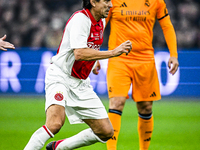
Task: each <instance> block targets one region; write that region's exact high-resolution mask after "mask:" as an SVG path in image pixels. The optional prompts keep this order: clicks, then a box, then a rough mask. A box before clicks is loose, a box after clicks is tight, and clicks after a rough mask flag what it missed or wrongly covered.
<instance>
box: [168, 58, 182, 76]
mask: <svg viewBox="0 0 200 150" xmlns="http://www.w3.org/2000/svg"><path fill="white" fill-rule="evenodd" d="M171 65H172V68H171ZM178 66H179V63H178V59H177V58H176V57H170V58H169V61H168V67H169V69H170V71H169V73H171V74H172V75H174V74H175V73H176V71H177V70H178Z"/></svg>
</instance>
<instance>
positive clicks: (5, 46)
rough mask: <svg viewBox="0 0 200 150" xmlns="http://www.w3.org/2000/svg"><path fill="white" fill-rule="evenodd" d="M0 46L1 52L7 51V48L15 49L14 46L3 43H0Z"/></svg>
mask: <svg viewBox="0 0 200 150" xmlns="http://www.w3.org/2000/svg"><path fill="white" fill-rule="evenodd" d="M0 46H1V47H0V49H2V50H7V48H10V49H15V46H14V45H13V44H11V43H9V42H5V41H2V42H1V45H0Z"/></svg>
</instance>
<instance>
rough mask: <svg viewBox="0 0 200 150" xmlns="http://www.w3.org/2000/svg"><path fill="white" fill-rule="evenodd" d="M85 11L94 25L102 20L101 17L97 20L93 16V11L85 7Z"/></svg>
mask: <svg viewBox="0 0 200 150" xmlns="http://www.w3.org/2000/svg"><path fill="white" fill-rule="evenodd" d="M83 11H84V12H85V14H86V15H87V16H88V17H89V18H90V20H91V22H92V24H93V25H97V24H99V22H100V21H101V19H100V20H99V21H98V22H97V21H96V20H95V19H94V17H93V16H92V14H91V12H90V10H89V9H83Z"/></svg>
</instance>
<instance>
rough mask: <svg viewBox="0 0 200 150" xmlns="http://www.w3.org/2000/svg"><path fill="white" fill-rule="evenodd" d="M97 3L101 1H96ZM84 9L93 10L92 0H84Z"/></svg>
mask: <svg viewBox="0 0 200 150" xmlns="http://www.w3.org/2000/svg"><path fill="white" fill-rule="evenodd" d="M95 1H96V2H99V1H100V0H95ZM83 8H86V9H91V8H92V5H91V3H90V0H83Z"/></svg>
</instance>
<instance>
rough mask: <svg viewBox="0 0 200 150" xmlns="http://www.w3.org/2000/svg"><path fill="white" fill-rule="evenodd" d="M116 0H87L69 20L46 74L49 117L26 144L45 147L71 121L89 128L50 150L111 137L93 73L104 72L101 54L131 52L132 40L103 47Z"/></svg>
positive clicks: (33, 149) (37, 148) (36, 148)
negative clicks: (92, 80)
mask: <svg viewBox="0 0 200 150" xmlns="http://www.w3.org/2000/svg"><path fill="white" fill-rule="evenodd" d="M111 7H112V3H111V1H110V0H83V10H80V11H77V12H75V13H74V14H73V15H72V16H71V18H70V19H69V20H68V22H67V23H66V26H65V29H64V33H63V37H62V40H61V43H60V46H59V48H58V51H57V54H56V55H55V56H53V57H52V59H51V65H50V66H49V68H48V69H47V72H46V77H45V92H46V104H45V110H46V123H45V125H44V126H42V127H41V128H39V129H38V130H37V131H35V133H34V134H33V135H32V137H31V138H30V140H29V142H28V144H27V145H26V147H25V148H24V150H40V149H41V148H42V147H43V146H44V144H45V142H46V141H47V140H48V139H50V138H52V137H54V135H55V134H56V133H58V131H59V130H60V129H61V127H62V126H63V125H64V122H65V115H67V117H68V120H69V122H70V123H71V124H75V123H86V124H87V125H88V126H89V128H88V129H86V130H83V131H81V132H80V133H78V134H76V135H74V136H72V137H69V138H67V139H64V140H59V141H54V142H50V143H49V144H48V145H47V146H46V149H47V150H56V149H59V150H61V149H65V150H66V149H67V150H71V149H76V148H79V147H82V146H87V145H91V144H94V143H96V142H102V143H105V142H106V141H107V140H108V139H109V138H111V137H112V135H113V133H114V131H113V127H112V125H111V123H110V121H109V119H108V115H107V112H106V110H105V107H104V106H103V104H102V102H101V100H100V99H99V97H98V96H97V95H96V93H95V92H94V91H93V88H92V86H91V85H90V79H89V77H88V76H89V74H90V72H91V71H92V70H94V72H95V73H97V74H98V69H99V68H100V66H99V63H97V64H96V65H95V63H96V61H97V60H100V59H106V58H111V57H116V56H119V55H121V54H123V53H126V54H128V53H129V50H130V49H131V48H132V44H131V42H130V41H129V40H128V41H126V42H124V43H122V44H121V45H119V46H118V47H117V48H115V49H113V50H111V51H99V48H100V46H101V44H102V42H103V31H104V28H105V19H104V18H106V17H107V16H108V12H109V9H110V8H111Z"/></svg>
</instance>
